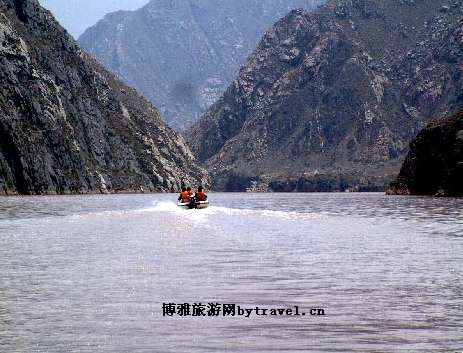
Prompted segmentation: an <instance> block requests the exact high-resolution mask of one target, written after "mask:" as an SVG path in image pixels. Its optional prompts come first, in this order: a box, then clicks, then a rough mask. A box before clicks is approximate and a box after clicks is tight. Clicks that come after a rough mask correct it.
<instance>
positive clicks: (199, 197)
mask: <svg viewBox="0 0 463 353" xmlns="http://www.w3.org/2000/svg"><path fill="white" fill-rule="evenodd" d="M195 199H196V202H204V201H207V195H206V193H205V192H204V189H203V187H202V186H199V187H198V191H197V192H196V195H195Z"/></svg>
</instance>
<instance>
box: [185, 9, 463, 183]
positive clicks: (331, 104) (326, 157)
mask: <svg viewBox="0 0 463 353" xmlns="http://www.w3.org/2000/svg"><path fill="white" fill-rule="evenodd" d="M462 18H463V6H462V4H461V2H458V1H449V0H420V1H402V0H391V1H382V0H332V1H329V2H328V3H327V4H326V5H324V6H322V7H321V8H320V9H319V10H317V11H315V12H313V13H309V12H306V11H302V10H297V11H293V12H291V13H290V14H289V15H288V16H286V17H285V18H284V19H282V20H281V21H279V22H278V23H277V24H276V25H275V26H274V27H273V28H272V29H271V30H269V31H268V32H267V33H266V35H265V36H264V37H263V39H262V41H261V43H260V44H259V46H258V48H257V49H256V50H255V51H254V53H253V54H252V55H251V56H250V58H249V60H248V62H247V64H246V65H245V66H244V67H243V68H242V69H241V71H240V74H239V76H238V78H237V79H236V80H235V81H234V82H233V83H232V84H231V85H230V86H229V88H228V89H227V91H226V92H225V93H224V95H223V96H222V97H221V98H220V100H219V101H218V102H217V103H216V104H215V105H213V106H212V107H211V108H210V109H209V110H208V112H207V113H206V114H205V115H204V116H203V117H202V119H201V120H200V121H199V122H198V123H196V124H195V125H194V127H193V128H192V129H191V130H190V131H189V132H188V135H187V139H188V140H189V142H190V146H191V147H192V150H193V151H194V153H195V154H196V155H197V157H198V158H199V159H200V160H201V161H203V162H204V163H205V165H206V166H207V168H208V170H209V171H210V173H211V174H212V177H213V181H214V185H215V187H216V188H217V189H220V190H274V191H282V190H283V191H311V190H315V191H343V190H344V189H349V190H385V188H386V187H387V185H388V184H389V182H390V181H392V180H393V178H394V177H395V176H396V175H397V172H398V170H399V169H400V165H401V164H402V162H403V160H404V158H405V155H406V153H407V152H408V144H409V142H410V140H411V139H412V138H413V137H414V136H415V135H416V133H417V132H418V131H420V130H421V129H422V128H423V127H424V126H425V125H426V124H427V123H428V122H429V121H430V120H431V119H432V118H434V117H436V116H444V115H447V114H449V113H452V112H458V111H460V110H461V109H462V105H463V100H462V97H463V96H462V95H461V92H462V82H463V80H462V77H461V67H462V65H463V55H462V54H463V53H462V48H463V36H462V28H463V26H462V22H461V21H462Z"/></svg>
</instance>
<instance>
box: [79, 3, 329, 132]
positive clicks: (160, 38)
mask: <svg viewBox="0 0 463 353" xmlns="http://www.w3.org/2000/svg"><path fill="white" fill-rule="evenodd" d="M322 2H324V1H323V0H235V1H229V0H152V1H150V3H149V4H148V5H146V6H145V7H143V8H141V9H139V10H137V11H133V12H129V11H119V12H115V13H111V14H108V15H107V16H106V17H105V18H104V19H103V20H102V21H100V22H99V23H98V24H97V25H95V26H94V27H92V28H90V29H88V30H87V31H86V32H85V33H84V34H83V35H82V36H81V37H80V38H79V43H80V44H81V45H82V46H83V47H84V48H85V49H87V50H88V51H89V52H90V53H91V54H93V55H95V57H96V58H97V59H98V60H99V61H100V62H101V63H102V64H103V65H105V66H106V67H107V68H108V69H110V70H111V71H112V72H114V73H116V74H117V75H119V76H120V77H121V78H123V79H124V80H125V81H126V82H128V83H129V84H131V85H133V86H134V87H136V88H138V89H139V90H140V91H141V92H142V93H144V95H145V96H146V97H148V98H149V99H150V100H151V101H152V102H153V103H154V104H155V105H156V106H157V107H158V108H159V109H160V110H161V112H162V114H163V116H164V117H165V118H166V120H167V122H168V123H169V124H171V126H173V127H174V128H176V129H178V130H182V129H184V128H186V127H187V126H189V125H191V123H193V122H194V121H195V120H196V119H197V118H199V117H200V116H201V115H202V114H203V113H204V112H205V111H206V109H207V108H208V107H209V106H210V105H211V104H213V103H214V102H215V101H216V100H217V99H218V98H219V97H220V95H221V94H222V93H223V91H224V90H225V88H226V87H227V86H228V84H229V83H230V82H231V81H232V80H233V79H234V78H235V76H236V74H237V72H238V69H239V68H240V66H241V65H242V64H244V63H245V61H246V58H247V56H248V55H249V54H250V53H251V52H252V50H253V49H254V48H255V46H256V45H257V43H258V41H259V39H260V38H261V36H262V35H263V33H264V31H265V30H266V29H267V28H269V27H270V26H271V25H272V24H273V23H274V22H275V21H277V20H278V19H280V18H281V17H283V16H285V15H286V14H287V13H288V12H289V11H290V10H292V9H294V8H299V7H303V8H306V9H313V8H315V6H316V5H318V4H320V3H322Z"/></svg>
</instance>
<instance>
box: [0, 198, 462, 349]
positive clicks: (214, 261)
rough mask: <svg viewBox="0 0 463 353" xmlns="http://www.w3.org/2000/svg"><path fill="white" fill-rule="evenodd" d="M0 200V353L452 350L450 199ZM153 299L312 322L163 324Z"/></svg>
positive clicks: (192, 320) (454, 289)
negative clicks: (199, 203) (189, 203)
mask: <svg viewBox="0 0 463 353" xmlns="http://www.w3.org/2000/svg"><path fill="white" fill-rule="evenodd" d="M175 199H176V195H121V196H72V197H13V198H0V352H2V353H3V352H8V353H10V352H21V353H23V352H137V353H138V352H159V353H171V352H172V353H174V352H175V353H178V352H188V353H189V352H191V353H196V352H198V353H199V352H211V353H219V352H368V353H370V352H376V353H387V352H420V353H422V352H429V353H431V352H433V353H435V352H450V353H455V352H462V351H463V200H458V199H433V198H419V197H409V198H406V197H386V196H384V195H382V194H211V195H210V200H211V207H209V208H208V209H206V210H192V211H186V210H181V209H179V208H178V207H177V206H176V204H175ZM163 303H167V304H168V303H175V304H179V303H191V304H194V303H196V304H199V303H201V304H204V305H206V304H208V303H223V304H225V303H227V304H236V305H237V306H238V305H240V307H243V308H255V307H256V306H258V307H260V308H268V309H269V310H270V309H272V308H273V309H276V308H294V307H295V306H298V307H299V308H300V310H305V311H307V310H308V309H311V308H318V309H320V308H321V309H323V310H324V312H325V315H324V316H311V315H306V316H302V315H299V316H295V315H292V316H288V315H283V316H279V315H277V316H272V315H254V314H253V315H250V316H249V317H244V316H234V317H233V316H223V315H219V316H178V315H173V316H163Z"/></svg>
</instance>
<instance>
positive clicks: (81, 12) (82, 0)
mask: <svg viewBox="0 0 463 353" xmlns="http://www.w3.org/2000/svg"><path fill="white" fill-rule="evenodd" d="M148 1H149V0H39V2H40V4H41V5H42V6H44V7H45V8H47V9H48V10H50V11H51V12H52V13H53V14H54V15H55V17H56V18H57V19H58V20H59V22H60V23H61V25H62V26H63V27H64V28H66V29H67V30H68V31H69V32H70V33H71V34H72V35H73V36H74V37H75V38H77V37H78V36H79V35H81V34H82V32H83V31H85V30H86V29H87V28H88V27H90V26H92V25H94V24H95V23H96V22H98V20H100V19H102V18H103V17H104V15H106V14H107V13H108V12H113V11H117V10H135V9H137V8H140V7H141V6H143V5H145V4H146V3H148Z"/></svg>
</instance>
